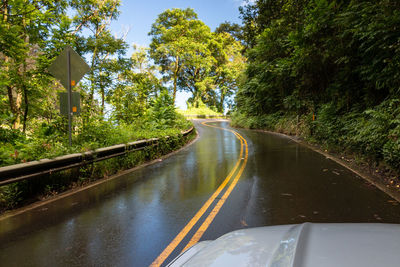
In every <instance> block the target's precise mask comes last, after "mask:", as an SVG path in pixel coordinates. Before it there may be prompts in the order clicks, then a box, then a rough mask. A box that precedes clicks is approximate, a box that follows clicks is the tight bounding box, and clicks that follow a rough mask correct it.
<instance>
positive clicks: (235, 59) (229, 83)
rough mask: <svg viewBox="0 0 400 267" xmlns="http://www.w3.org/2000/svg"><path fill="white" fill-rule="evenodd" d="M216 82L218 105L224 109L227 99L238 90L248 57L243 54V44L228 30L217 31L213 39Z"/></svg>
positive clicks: (221, 109) (218, 107)
mask: <svg viewBox="0 0 400 267" xmlns="http://www.w3.org/2000/svg"><path fill="white" fill-rule="evenodd" d="M212 51H213V57H214V58H215V59H216V64H215V65H214V66H213V72H214V83H215V85H216V88H217V89H218V92H219V100H216V101H215V102H216V105H215V106H216V107H217V109H218V111H219V112H223V111H224V104H225V102H226V99H227V98H228V97H230V96H232V95H234V94H235V92H236V91H237V90H238V85H239V80H240V78H241V77H242V75H243V71H244V69H245V66H246V58H245V57H244V56H243V55H242V51H243V46H242V45H241V43H240V42H239V41H237V40H235V39H234V37H233V36H232V35H230V34H229V33H227V32H221V33H215V34H214V41H213V47H212Z"/></svg>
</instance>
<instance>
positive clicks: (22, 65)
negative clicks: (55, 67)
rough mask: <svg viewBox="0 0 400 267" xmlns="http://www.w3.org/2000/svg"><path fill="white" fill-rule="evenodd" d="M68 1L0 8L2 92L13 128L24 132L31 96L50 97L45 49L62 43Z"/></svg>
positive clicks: (12, 2)
mask: <svg viewBox="0 0 400 267" xmlns="http://www.w3.org/2000/svg"><path fill="white" fill-rule="evenodd" d="M66 7H67V2H66V1H28V0H9V1H3V2H2V5H1V6H0V12H1V21H0V48H1V50H0V51H1V52H0V58H2V61H1V62H2V63H0V68H1V75H0V90H2V91H3V90H4V91H5V92H6V95H7V96H8V97H7V99H2V102H3V105H4V102H8V106H9V109H8V112H2V119H5V120H6V121H9V122H11V125H12V128H13V129H19V128H20V123H21V117H22V120H23V122H22V130H23V131H24V132H25V130H26V124H27V118H28V112H29V111H30V107H32V104H31V103H30V97H32V96H35V98H36V97H37V98H40V97H44V96H46V95H47V94H48V86H47V85H48V84H49V83H50V80H49V79H48V78H47V77H46V74H44V73H43V69H44V68H46V67H47V63H48V61H47V60H46V57H47V56H48V54H46V52H47V51H46V50H45V48H46V47H47V46H48V45H49V44H50V43H51V41H50V39H51V38H53V39H54V41H53V42H57V41H59V39H58V35H57V34H58V33H59V32H60V29H61V28H62V27H63V25H64V20H65V17H66V15H65V12H66Z"/></svg>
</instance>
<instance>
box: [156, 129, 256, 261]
mask: <svg viewBox="0 0 400 267" xmlns="http://www.w3.org/2000/svg"><path fill="white" fill-rule="evenodd" d="M202 124H203V125H205V126H208V127H213V128H218V129H222V130H224V131H229V132H232V133H233V134H234V135H235V136H236V137H237V138H238V139H239V141H240V155H239V159H238V160H237V162H236V164H235V166H234V168H233V169H232V170H231V172H230V173H229V174H228V176H227V177H226V178H225V180H224V181H223V182H222V184H221V185H220V186H219V187H218V189H217V190H216V191H215V192H214V194H212V196H211V197H210V198H209V199H208V200H207V202H206V203H204V205H203V206H202V207H201V208H200V210H199V211H198V212H197V213H196V215H194V217H193V218H192V219H191V220H190V221H189V222H188V224H186V226H185V227H184V228H183V229H182V230H181V231H180V232H179V234H178V235H177V236H176V237H175V238H174V240H172V242H171V243H170V244H169V245H168V246H167V247H166V248H165V249H164V251H163V252H162V253H161V254H160V255H159V256H158V257H157V259H155V260H154V261H153V263H152V264H151V265H150V266H160V265H161V264H162V263H163V262H164V261H165V260H166V259H167V258H168V256H169V255H170V254H171V253H172V252H173V251H174V250H175V249H176V247H177V246H178V245H179V244H180V242H181V241H182V240H183V239H184V238H185V237H186V235H187V234H188V233H189V231H190V230H191V229H192V228H193V226H194V225H195V224H196V223H197V222H198V221H199V220H200V218H201V217H202V216H203V214H204V213H205V212H206V211H207V209H208V208H209V207H210V205H211V204H212V203H213V202H214V200H215V199H216V198H217V197H218V195H219V194H220V193H221V191H222V190H224V188H225V187H226V186H227V184H228V183H229V181H230V180H231V179H232V177H233V175H234V174H235V172H236V170H237V169H238V168H239V166H240V163H242V162H243V164H242V165H241V167H240V169H239V171H238V172H237V174H236V176H235V177H234V179H233V181H232V182H231V184H230V185H229V187H228V189H227V190H226V191H225V193H224V194H223V195H222V197H221V198H220V200H219V201H218V202H217V204H216V205H215V206H214V208H213V209H212V211H211V212H210V213H209V214H208V216H207V218H206V219H205V220H204V222H203V224H202V225H201V226H200V227H199V229H198V230H197V231H196V233H195V234H194V235H193V237H192V238H191V239H190V241H189V243H188V244H187V245H186V247H185V248H184V249H183V250H182V251H184V250H186V249H187V248H189V247H191V246H193V245H194V244H196V243H197V242H198V241H199V240H200V238H201V237H202V236H203V234H204V232H205V231H206V230H207V228H208V227H209V226H210V224H211V223H212V221H213V220H214V218H215V216H216V215H217V214H218V212H219V211H220V209H221V207H222V205H224V203H225V201H226V199H227V198H228V197H229V195H230V193H231V192H232V190H233V189H234V188H235V186H236V184H237V182H238V181H239V178H240V176H241V175H242V173H243V170H244V168H245V166H246V164H247V158H248V155H249V151H248V146H247V141H246V139H244V138H243V136H241V135H240V134H239V133H237V132H235V131H233V130H231V129H226V128H222V127H218V126H215V125H208V124H207V123H206V122H203V123H202ZM243 153H244V154H245V156H244V158H243Z"/></svg>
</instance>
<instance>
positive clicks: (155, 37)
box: [149, 8, 211, 102]
mask: <svg viewBox="0 0 400 267" xmlns="http://www.w3.org/2000/svg"><path fill="white" fill-rule="evenodd" d="M149 35H150V36H152V41H151V44H150V55H151V58H152V59H153V60H154V61H155V63H156V64H159V65H160V66H161V71H162V73H163V74H165V75H166V79H167V81H172V82H173V99H174V102H175V98H176V91H177V88H178V79H179V82H180V85H181V86H182V85H185V86H187V85H188V82H189V80H188V79H187V78H183V77H189V76H191V77H194V76H196V77H197V76H198V75H200V72H199V68H198V67H199V66H200V65H202V64H204V63H205V64H209V63H207V62H209V61H210V58H209V56H210V52H209V51H207V45H208V43H209V38H210V37H211V32H210V29H209V28H208V27H207V26H206V25H205V24H204V23H203V22H202V21H200V20H198V19H197V14H196V13H195V12H194V11H193V9H190V8H188V9H184V10H182V9H177V8H175V9H168V10H166V11H164V12H163V13H161V14H160V15H159V16H158V18H157V20H156V22H155V23H154V24H153V25H152V27H151V31H150V33H149ZM203 41H204V42H205V43H202V42H203ZM189 65H190V66H189ZM196 66H197V67H196ZM189 68H190V70H189ZM183 72H186V73H185V74H183ZM193 85H194V84H193V83H192V85H191V87H193ZM183 88H185V87H181V89H183ZM189 90H190V89H189Z"/></svg>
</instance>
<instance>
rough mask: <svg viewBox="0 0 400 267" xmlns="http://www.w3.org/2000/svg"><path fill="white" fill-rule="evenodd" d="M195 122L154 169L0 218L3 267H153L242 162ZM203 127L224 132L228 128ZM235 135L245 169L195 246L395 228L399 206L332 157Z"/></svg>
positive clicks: (222, 136)
mask: <svg viewBox="0 0 400 267" xmlns="http://www.w3.org/2000/svg"><path fill="white" fill-rule="evenodd" d="M195 124H196V128H197V129H198V132H199V134H200V138H199V140H198V141H196V142H195V143H193V144H192V145H190V146H188V147H186V148H184V149H183V150H182V151H180V152H178V153H176V154H174V155H172V156H170V157H168V158H166V159H164V160H162V161H160V162H157V163H155V164H153V165H150V166H147V167H144V168H141V169H138V170H135V171H133V172H131V173H129V174H125V175H123V176H121V177H119V178H117V179H113V180H110V181H106V182H104V183H102V184H100V185H97V186H94V187H92V188H90V189H88V190H85V191H82V192H79V193H77V194H74V195H72V196H69V197H66V198H63V199H60V200H57V201H55V202H52V203H50V204H47V205H45V206H40V207H38V208H36V209H33V210H31V211H29V212H25V213H22V214H20V215H17V216H14V217H11V218H8V219H4V220H0V266H148V265H149V264H151V263H152V262H153V261H154V259H155V258H157V256H158V255H159V254H160V253H161V252H162V251H163V250H164V248H165V247H166V246H167V245H168V244H169V243H170V242H171V241H172V240H173V239H174V238H175V236H176V235H177V234H178V233H179V232H180V231H181V229H182V228H183V227H184V226H185V225H186V224H187V223H188V221H189V220H190V219H191V218H192V217H193V216H194V215H195V214H196V212H197V211H198V210H199V209H200V208H201V207H202V206H203V204H204V203H205V202H206V201H207V200H208V199H209V197H210V196H211V195H212V194H213V193H214V192H215V191H216V190H217V188H218V187H219V185H220V184H221V183H222V181H223V180H224V179H225V178H226V177H227V175H228V173H229V172H230V171H231V170H232V169H233V168H234V166H235V163H236V161H237V160H238V158H239V153H240V149H241V143H240V141H239V139H238V138H236V137H235V135H234V134H233V133H231V132H228V131H223V130H221V129H216V128H211V127H206V126H204V125H202V124H200V122H199V121H196V122H195ZM209 124H210V125H217V126H219V127H224V128H229V124H228V123H227V122H213V123H209ZM235 131H237V132H238V133H240V134H241V135H242V136H243V137H244V138H245V139H246V140H247V143H248V149H249V150H248V151H249V157H248V162H247V165H246V167H245V169H244V172H243V174H242V175H241V178H240V179H239V182H238V183H237V185H236V187H234V189H233V191H232V192H231V194H230V195H229V197H228V198H227V200H226V202H225V204H224V205H223V206H222V208H221V210H220V211H219V213H218V214H217V215H216V217H215V219H214V221H213V222H212V223H211V225H210V227H209V228H208V229H207V231H206V232H205V233H204V235H203V236H202V238H201V240H207V239H215V238H218V237H219V236H221V235H223V234H225V233H227V232H230V231H232V230H236V229H242V228H248V227H255V226H266V225H278V224H294V223H302V222H335V223H336V222H382V223H400V205H399V203H398V202H396V201H395V200H393V199H392V198H390V197H389V196H387V195H386V194H385V193H383V192H381V191H380V190H378V189H376V188H375V187H374V186H371V185H370V184H369V183H367V182H365V181H364V180H363V179H362V178H359V177H357V176H356V175H355V174H353V173H352V172H350V171H349V170H347V169H345V168H343V167H342V166H340V165H338V164H336V163H335V162H333V161H332V160H330V159H327V158H325V157H324V156H323V155H320V154H318V153H316V152H314V151H312V150H310V149H308V148H306V147H303V146H301V145H299V144H297V143H295V142H293V141H292V140H290V139H288V138H285V137H281V136H278V135H274V134H267V133H261V132H254V131H250V130H243V129H235ZM207 213H209V210H208V211H207V212H206V214H205V215H204V216H203V217H205V216H207ZM203 217H202V219H201V220H204V218H203ZM201 220H200V221H199V222H198V223H197V224H196V225H195V226H194V228H193V229H192V230H191V231H190V232H189V234H188V235H187V237H185V238H184V239H183V240H182V242H181V243H180V244H179V245H178V246H177V248H176V249H175V250H174V251H173V253H172V254H171V255H170V256H169V257H168V258H167V260H166V261H165V263H167V262H169V261H170V260H172V259H173V258H174V257H176V256H177V255H178V254H179V253H180V251H181V250H182V249H183V248H184V247H185V246H186V244H187V243H188V241H189V240H190V238H191V235H193V234H194V232H195V231H196V230H197V229H196V228H198V227H199V225H200V224H201V223H202V221H201Z"/></svg>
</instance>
